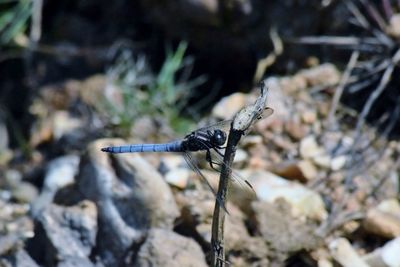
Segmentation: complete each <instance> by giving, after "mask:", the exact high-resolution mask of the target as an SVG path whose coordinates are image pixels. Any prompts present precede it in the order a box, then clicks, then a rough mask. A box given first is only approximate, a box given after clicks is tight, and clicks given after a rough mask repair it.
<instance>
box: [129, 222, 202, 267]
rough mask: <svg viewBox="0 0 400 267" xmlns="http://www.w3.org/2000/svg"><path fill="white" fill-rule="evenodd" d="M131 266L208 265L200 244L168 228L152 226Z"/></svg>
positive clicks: (194, 266) (192, 266) (172, 266)
mask: <svg viewBox="0 0 400 267" xmlns="http://www.w3.org/2000/svg"><path fill="white" fill-rule="evenodd" d="M133 266H137V267H150V266H165V267H175V266H191V267H202V266H204V267H206V266H208V265H207V263H206V261H205V256H204V254H203V251H202V250H201V248H200V246H199V245H198V244H197V243H196V242H195V241H193V240H192V239H191V238H187V237H184V236H181V235H178V234H176V233H174V232H172V231H170V230H165V229H157V228H153V229H151V230H150V231H149V233H148V235H147V238H146V241H145V242H144V244H143V245H142V246H141V247H140V249H139V252H138V253H137V256H136V258H135V262H134V264H133Z"/></svg>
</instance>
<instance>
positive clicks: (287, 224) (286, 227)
mask: <svg viewBox="0 0 400 267" xmlns="http://www.w3.org/2000/svg"><path fill="white" fill-rule="evenodd" d="M252 207H253V209H254V211H255V213H254V214H255V220H256V221H255V224H256V225H257V226H258V231H259V232H260V234H261V236H262V238H263V239H264V240H265V242H267V244H268V247H269V248H270V251H269V255H270V256H271V257H272V258H275V261H278V264H276V266H283V265H279V264H283V262H284V261H285V260H286V259H287V257H288V256H289V255H292V254H293V253H295V252H298V251H302V250H312V249H315V248H316V247H317V246H318V245H319V244H321V242H322V239H321V238H320V237H318V236H317V235H316V234H315V232H314V231H315V227H316V225H313V223H312V222H305V221H303V220H300V219H298V218H295V217H293V216H292V215H290V213H291V212H290V209H291V207H290V205H288V203H286V202H285V201H284V200H279V201H278V202H276V203H273V204H271V203H268V202H266V201H257V202H254V203H253V204H252ZM271 266H273V265H272V264H271Z"/></svg>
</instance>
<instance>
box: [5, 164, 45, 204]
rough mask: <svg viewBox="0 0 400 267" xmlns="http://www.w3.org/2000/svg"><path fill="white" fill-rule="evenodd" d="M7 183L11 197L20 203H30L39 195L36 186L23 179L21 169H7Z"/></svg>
mask: <svg viewBox="0 0 400 267" xmlns="http://www.w3.org/2000/svg"><path fill="white" fill-rule="evenodd" d="M5 183H6V184H5V185H6V186H7V187H8V188H10V191H11V197H12V198H13V199H14V200H15V201H17V202H19V203H29V202H31V201H32V200H34V199H35V198H36V197H37V195H38V192H37V189H36V187H35V186H33V185H32V184H30V183H28V182H24V181H22V175H21V173H20V172H19V171H16V170H12V169H11V170H7V172H6V173H5Z"/></svg>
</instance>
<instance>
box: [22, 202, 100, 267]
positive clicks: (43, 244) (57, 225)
mask: <svg viewBox="0 0 400 267" xmlns="http://www.w3.org/2000/svg"><path fill="white" fill-rule="evenodd" d="M36 219H37V221H36V227H35V236H34V238H32V239H31V240H30V241H29V245H28V249H29V251H30V253H31V255H33V256H34V258H35V259H37V261H38V262H42V263H44V264H45V265H53V264H57V263H58V262H59V261H60V260H64V259H66V258H68V257H73V258H81V259H82V260H83V261H87V260H88V257H89V256H90V254H91V252H92V249H93V247H94V246H95V243H96V235H97V210H96V207H95V205H94V204H93V203H92V202H89V201H84V202H81V203H79V204H78V205H76V206H72V207H61V206H57V205H54V204H51V205H49V206H48V207H47V208H46V209H44V210H43V211H42V212H41V213H40V214H39V215H38V216H37V218H36Z"/></svg>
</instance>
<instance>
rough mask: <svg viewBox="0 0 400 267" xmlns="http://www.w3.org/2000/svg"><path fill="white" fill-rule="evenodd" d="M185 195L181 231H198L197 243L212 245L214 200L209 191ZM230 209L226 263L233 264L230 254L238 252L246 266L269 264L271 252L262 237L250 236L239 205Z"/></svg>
mask: <svg viewBox="0 0 400 267" xmlns="http://www.w3.org/2000/svg"><path fill="white" fill-rule="evenodd" d="M185 193H186V194H185V205H184V207H183V208H182V221H181V224H182V226H181V228H183V229H184V230H183V231H188V229H191V228H194V229H193V231H195V232H196V233H195V236H197V237H198V240H199V241H198V242H199V243H202V244H207V246H210V245H211V244H210V240H211V221H212V216H213V210H214V206H215V200H214V199H212V198H210V193H209V192H208V191H202V193H201V192H198V191H192V192H190V193H189V192H185ZM227 209H228V210H229V216H227V217H226V218H225V244H226V250H227V254H228V255H230V256H229V258H228V259H227V260H228V261H229V262H232V258H231V255H232V254H236V253H237V254H240V255H241V258H242V260H243V262H244V263H243V265H244V266H249V265H250V264H255V265H256V266H257V264H259V265H258V266H263V265H262V264H261V262H262V263H266V262H267V253H268V248H267V246H266V244H265V242H264V241H263V240H262V239H261V238H259V237H252V236H250V235H249V233H248V231H247V228H246V226H245V224H244V220H245V216H244V214H243V213H242V212H241V211H240V210H239V209H238V208H237V207H236V206H234V205H232V204H231V202H228V203H227ZM178 228H179V227H178ZM231 252H232V253H231ZM260 264H261V265H260Z"/></svg>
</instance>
